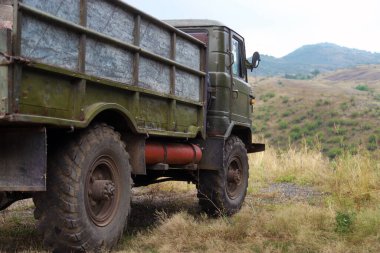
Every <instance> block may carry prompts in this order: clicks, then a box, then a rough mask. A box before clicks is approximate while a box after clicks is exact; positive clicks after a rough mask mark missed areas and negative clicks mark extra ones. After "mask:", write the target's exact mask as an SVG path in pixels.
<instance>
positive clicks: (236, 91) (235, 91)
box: [232, 90, 239, 99]
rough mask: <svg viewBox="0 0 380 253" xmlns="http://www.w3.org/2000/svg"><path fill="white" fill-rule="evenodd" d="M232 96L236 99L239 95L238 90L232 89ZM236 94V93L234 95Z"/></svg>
mask: <svg viewBox="0 0 380 253" xmlns="http://www.w3.org/2000/svg"><path fill="white" fill-rule="evenodd" d="M232 94H233V95H232V97H233V98H234V99H237V98H238V97H239V90H232ZM235 94H236V95H235Z"/></svg>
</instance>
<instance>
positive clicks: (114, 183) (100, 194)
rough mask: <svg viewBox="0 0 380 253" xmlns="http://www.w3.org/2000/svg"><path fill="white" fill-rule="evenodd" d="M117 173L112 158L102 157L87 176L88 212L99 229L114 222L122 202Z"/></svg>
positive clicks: (86, 198)
mask: <svg viewBox="0 0 380 253" xmlns="http://www.w3.org/2000/svg"><path fill="white" fill-rule="evenodd" d="M117 171H118V170H117V167H116V164H115V163H114V161H113V160H112V158H111V157H108V156H100V157H98V158H97V159H96V160H95V162H94V163H93V165H92V166H91V168H90V170H89V173H88V175H87V180H86V184H85V192H86V196H85V200H86V201H85V202H86V210H87V213H88V215H89V218H90V219H91V220H92V222H93V223H94V224H95V225H97V226H99V227H104V226H106V225H108V224H109V223H110V222H111V221H112V219H113V218H114V216H115V213H116V210H117V207H118V204H119V201H120V200H119V192H118V189H120V182H119V180H118V172H117Z"/></svg>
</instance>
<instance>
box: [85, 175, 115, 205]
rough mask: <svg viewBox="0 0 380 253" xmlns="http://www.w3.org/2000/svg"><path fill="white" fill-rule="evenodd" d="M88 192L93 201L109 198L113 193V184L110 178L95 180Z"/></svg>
mask: <svg viewBox="0 0 380 253" xmlns="http://www.w3.org/2000/svg"><path fill="white" fill-rule="evenodd" d="M90 193H91V194H90V195H91V199H92V200H94V201H102V200H110V199H112V198H113V197H114V195H115V184H114V183H113V182H112V181H111V180H95V181H94V182H93V184H92V185H91V190H90Z"/></svg>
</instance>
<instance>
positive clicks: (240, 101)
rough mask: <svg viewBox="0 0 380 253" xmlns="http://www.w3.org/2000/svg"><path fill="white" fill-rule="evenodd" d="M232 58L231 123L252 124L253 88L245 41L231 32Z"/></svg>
mask: <svg viewBox="0 0 380 253" xmlns="http://www.w3.org/2000/svg"><path fill="white" fill-rule="evenodd" d="M230 52H231V53H230V57H231V64H232V65H231V68H230V71H231V72H230V73H231V74H230V75H231V108H230V113H231V114H230V115H231V121H235V122H241V123H250V117H249V116H250V115H249V113H250V110H249V99H250V97H249V95H250V91H251V86H250V85H249V84H248V79H247V69H246V68H245V66H244V60H245V47H244V40H243V38H241V37H240V36H239V35H238V34H236V33H234V32H232V31H231V36H230Z"/></svg>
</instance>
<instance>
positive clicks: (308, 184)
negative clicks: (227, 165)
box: [0, 147, 380, 253]
mask: <svg viewBox="0 0 380 253" xmlns="http://www.w3.org/2000/svg"><path fill="white" fill-rule="evenodd" d="M250 175H251V177H250V189H249V193H248V195H247V198H246V202H245V205H244V207H243V209H242V210H241V212H239V213H238V214H237V215H235V216H233V217H221V218H218V219H215V218H209V217H206V216H205V215H204V214H202V213H201V212H199V209H198V206H197V200H196V195H195V194H196V191H195V188H194V187H193V186H189V185H187V184H185V183H165V184H162V185H153V186H150V187H147V188H142V189H141V190H137V191H136V192H135V193H134V199H133V202H132V217H131V220H130V223H129V229H128V231H127V232H126V233H125V235H124V238H123V239H122V241H121V243H120V245H119V246H118V248H117V251H119V252H331V253H333V252H334V253H335V252H338V253H339V252H342V253H343V252H380V199H379V195H380V194H379V190H380V161H379V160H378V159H375V158H374V156H373V155H370V154H369V153H366V152H360V153H359V154H358V155H349V154H347V155H343V156H341V157H340V158H338V159H336V160H335V161H330V160H329V159H327V158H325V157H324V156H323V155H322V154H321V153H320V152H319V151H316V150H310V149H307V148H303V149H301V150H295V149H289V150H287V151H278V150H276V149H274V148H271V147H268V149H267V151H266V152H265V153H259V154H253V155H251V156H250ZM276 184H284V185H296V186H297V185H298V187H300V189H301V190H302V189H309V188H310V189H312V190H313V191H315V192H320V193H321V194H319V195H313V196H310V197H307V198H301V199H285V200H281V201H277V200H279V199H278V198H277V197H273V196H270V194H269V195H268V194H263V193H262V190H263V189H265V188H267V187H270V186H272V185H276ZM31 212H32V206H30V205H26V206H24V207H19V208H18V209H17V208H16V210H10V211H7V213H2V214H1V220H0V251H1V250H3V251H4V250H5V251H6V250H8V251H12V252H13V251H28V252H29V251H38V250H41V249H42V247H41V245H40V242H39V241H40V240H41V238H40V237H39V236H38V235H37V234H36V232H35V228H34V225H33V223H32V214H31ZM20 231H21V232H20ZM6 243H15V244H16V243H17V244H18V245H13V246H10V245H6Z"/></svg>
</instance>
